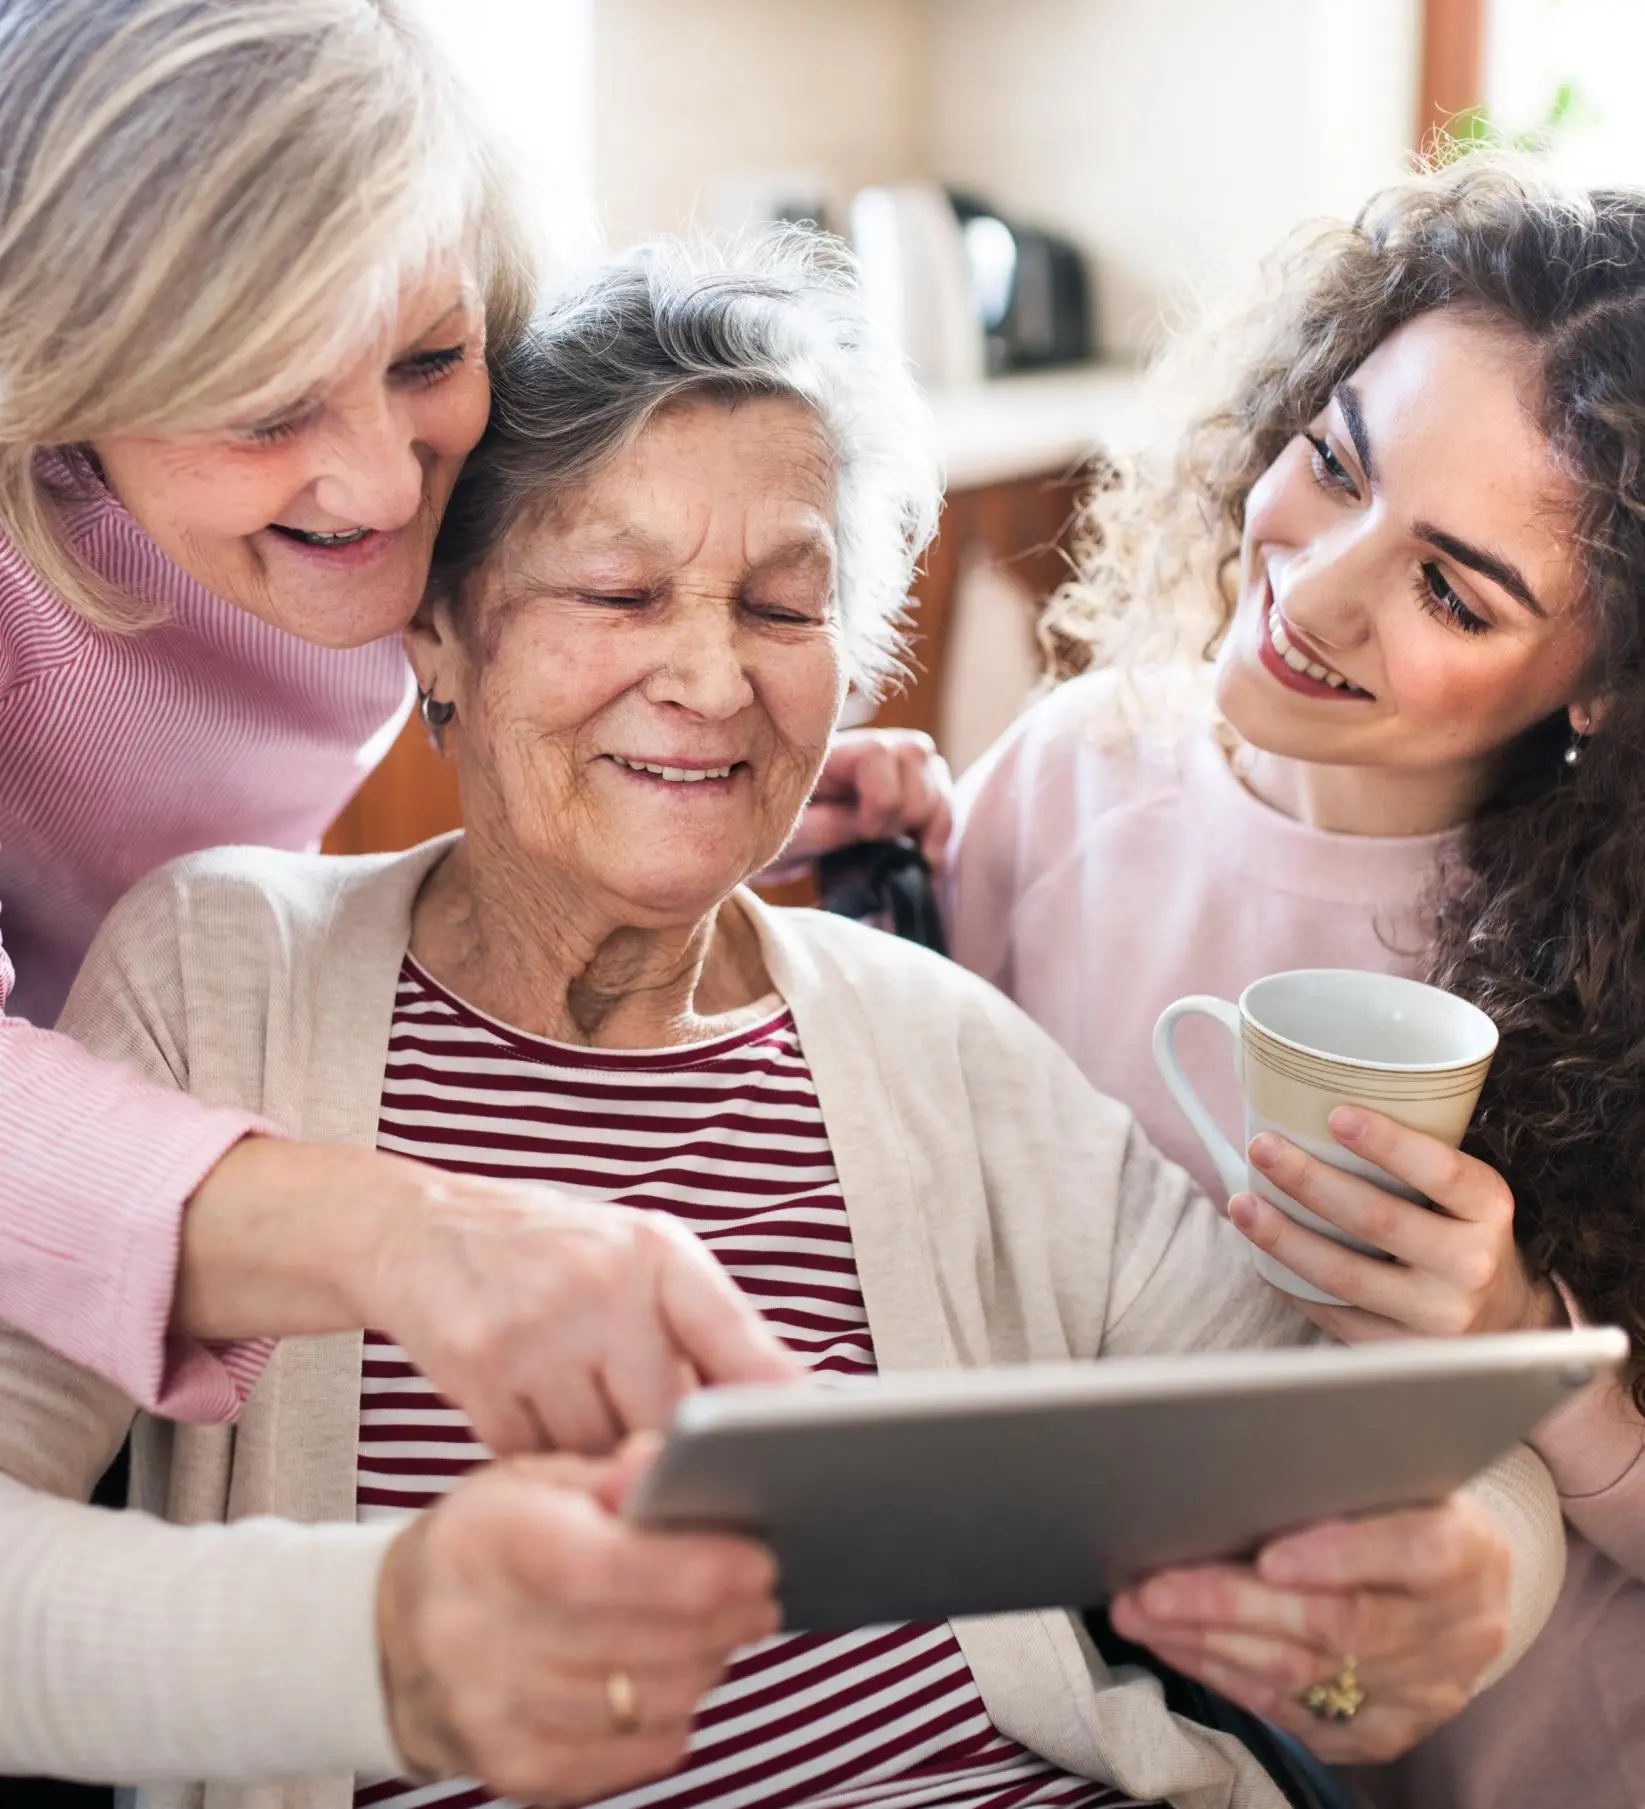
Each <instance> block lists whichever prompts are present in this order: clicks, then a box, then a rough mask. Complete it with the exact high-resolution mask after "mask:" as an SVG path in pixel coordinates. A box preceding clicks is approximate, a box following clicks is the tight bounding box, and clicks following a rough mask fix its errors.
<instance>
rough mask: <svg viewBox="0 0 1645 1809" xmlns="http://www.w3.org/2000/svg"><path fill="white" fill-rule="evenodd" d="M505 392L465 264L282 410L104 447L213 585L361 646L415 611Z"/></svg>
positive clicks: (122, 486)
mask: <svg viewBox="0 0 1645 1809" xmlns="http://www.w3.org/2000/svg"><path fill="white" fill-rule="evenodd" d="M490 398H491V391H490V385H489V382H488V380H487V376H486V363H485V316H484V313H483V310H482V308H481V303H480V297H479V293H478V290H477V288H476V285H475V283H474V279H473V277H472V275H471V274H470V273H468V272H467V271H464V270H461V269H458V268H455V267H453V268H447V269H446V270H444V271H437V272H435V273H434V274H432V275H431V276H430V277H429V279H428V280H427V281H426V282H424V283H422V284H421V285H420V286H418V287H417V288H416V289H414V290H412V291H410V292H408V293H407V294H406V295H405V297H404V298H403V299H402V302H401V305H400V309H399V315H398V318H397V319H396V321H395V323H394V332H393V336H392V341H391V343H389V344H387V345H386V346H385V347H384V349H382V350H380V351H376V352H373V353H371V354H370V355H368V356H364V357H362V358H360V359H358V360H357V361H356V362H355V363H354V364H353V365H351V366H350V367H349V368H348V369H347V370H342V371H339V372H338V373H337V374H336V376H335V377H334V378H333V379H332V381H331V382H329V383H328V384H326V385H325V386H324V388H323V389H320V390H317V391H315V392H313V393H312V394H309V395H304V396H294V397H293V398H292V399H291V402H290V403H289V404H288V405H287V406H286V407H284V408H282V409H281V410H280V411H279V412H278V413H277V414H274V415H270V416H267V417H265V418H264V419H263V420H260V421H248V422H245V423H242V424H239V425H237V426H235V427H234V428H232V429H230V430H228V431H226V432H223V433H216V434H191V435H183V436H177V437H171V438H158V437H141V436H130V437H123V438H117V439H108V440H99V441H97V442H96V443H95V444H94V446H93V450H94V451H95V452H96V454H97V457H98V459H99V461H100V463H101V464H102V467H103V472H104V475H105V476H106V477H107V479H108V482H109V485H110V487H111V488H112V489H113V491H114V493H115V495H116V496H117V497H119V499H120V501H121V502H122V503H123V504H124V505H125V506H126V508H128V509H129V510H130V511H131V513H132V514H133V515H134V516H136V518H137V520H138V522H139V523H140V524H141V525H142V527H143V528H144V530H145V531H146V532H147V533H148V534H149V536H150V538H151V539H153V540H154V542H155V543H156V545H158V546H159V548H160V550H161V551H162V552H163V553H165V554H166V556H167V557H168V558H170V559H171V560H172V561H174V562H175V563H176V564H177V565H180V566H181V567H182V568H183V570H184V571H186V572H187V573H188V574H189V576H190V577H192V578H194V579H196V580H197V581H198V582H199V583H201V584H203V585H204V586H205V587H206V589H207V590H210V591H213V592H215V594H216V595H218V596H219V597H222V598H224V599H225V600H226V601H228V602H230V603H233V604H235V605H237V606H238V607H239V608H241V609H244V610H247V611H249V612H250V613H251V614H252V615H255V616H261V617H262V619H263V620H264V621H265V622H271V623H273V624H274V626H275V627H276V628H283V629H285V630H286V631H287V632H288V633H291V634H295V635H299V636H301V637H302V638H303V639H304V640H306V641H317V642H319V643H320V644H321V645H322V646H327V647H356V646H360V645H363V644H364V643H365V642H367V641H372V640H376V639H378V638H379V637H380V636H382V635H386V634H395V633H398V632H399V631H400V630H401V629H403V628H404V627H405V626H406V624H407V623H408V622H409V621H410V620H411V618H412V615H413V614H414V613H415V611H416V609H417V605H418V603H419V602H420V601H421V599H422V594H423V587H424V585H425V583H426V582H427V579H428V564H429V558H430V556H431V554H432V552H433V549H434V535H435V531H436V530H437V529H438V527H439V525H440V517H441V515H442V514H443V513H444V510H445V506H446V501H447V499H448V498H449V497H450V495H451V487H452V485H453V484H454V483H455V482H456V478H457V473H458V470H459V469H460V468H461V466H462V462H463V460H464V458H465V457H467V455H468V453H469V452H470V451H471V450H472V449H473V446H474V443H475V441H476V440H478V439H479V437H480V434H481V432H482V430H483V429H484V427H485V421H486V412H487V409H488V408H489V406H490Z"/></svg>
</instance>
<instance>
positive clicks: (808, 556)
mask: <svg viewBox="0 0 1645 1809" xmlns="http://www.w3.org/2000/svg"><path fill="white" fill-rule="evenodd" d="M838 492H839V473H838V465H837V461H836V459H835V456H834V451H833V447H832V444H831V442H830V439H829V436H828V434H827V431H826V429H825V428H824V426H823V423H822V422H821V420H820V419H819V418H818V417H817V415H816V414H815V412H814V411H813V410H812V409H810V408H809V407H808V406H807V405H806V404H805V403H804V402H801V401H799V400H797V399H794V398H791V397H786V396H758V397H748V398H737V399H724V398H719V397H711V398H700V397H689V398H685V399H683V400H681V401H679V402H675V403H671V404H669V405H668V406H667V407H665V408H662V409H660V410H658V411H657V413H656V414H654V415H653V416H652V417H651V419H650V420H649V421H647V422H646V423H645V425H644V426H643V427H642V428H641V429H640V430H639V431H638V432H637V433H636V434H635V435H634V436H633V437H632V438H631V439H630V440H629V441H627V442H626V443H625V444H624V445H622V446H621V447H619V448H618V449H617V450H616V451H615V452H613V453H611V454H610V455H608V456H607V457H606V458H605V459H603V460H602V461H601V462H600V464H599V465H598V466H596V467H595V468H594V469H593V470H592V471H591V472H589V473H588V474H587V475H586V476H584V477H582V478H581V479H579V480H578V481H577V482H575V483H573V484H570V485H567V486H565V487H564V488H563V489H562V488H557V487H554V486H549V487H548V488H547V489H545V493H544V496H543V500H542V503H541V505H540V506H539V507H537V508H535V509H528V510H527V511H525V512H524V513H523V514H522V516H521V518H520V519H519V520H518V521H517V522H516V523H515V524H514V527H513V528H512V530H511V531H510V533H509V534H508V536H507V539H506V541H505V545H504V548H503V554H504V558H505V561H506V562H508V563H509V564H511V565H512V566H513V567H514V568H515V569H516V570H518V571H522V572H523V571H525V570H528V569H530V568H531V567H532V566H534V565H535V566H541V565H545V564H546V565H548V566H550V567H552V566H555V565H557V564H558V563H560V562H563V561H564V560H567V559H576V560H578V561H583V562H592V563H594V564H600V565H609V566H612V567H627V566H631V565H633V564H635V563H636V562H638V563H641V564H648V565H652V566H658V567H661V568H664V569H668V568H672V567H676V566H680V565H685V564H689V563H692V562H693V561H700V562H707V563H714V564H718V565H722V566H723V565H738V564H741V565H745V566H748V567H763V566H769V565H773V564H784V565H790V564H796V563H806V562H811V563H822V564H828V563H831V562H832V560H833V559H834V557H835V552H836V538H837V535H836V520H837V510H838Z"/></svg>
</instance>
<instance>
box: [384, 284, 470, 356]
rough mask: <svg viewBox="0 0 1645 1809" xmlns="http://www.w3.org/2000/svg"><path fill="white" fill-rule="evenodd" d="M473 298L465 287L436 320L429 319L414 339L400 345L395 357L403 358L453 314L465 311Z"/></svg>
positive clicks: (436, 331) (436, 330) (435, 331)
mask: <svg viewBox="0 0 1645 1809" xmlns="http://www.w3.org/2000/svg"><path fill="white" fill-rule="evenodd" d="M473 299H474V298H473V296H472V295H471V294H470V293H469V292H468V290H466V289H465V290H464V291H463V293H462V294H461V295H459V296H458V297H457V299H456V300H455V301H454V302H453V303H452V304H451V306H450V307H449V308H447V309H446V311H445V313H444V314H442V315H441V316H440V318H439V319H438V320H431V321H430V322H429V323H428V325H427V326H426V327H424V328H423V330H422V332H420V333H419V334H418V335H417V336H416V338H415V339H412V340H409V341H408V342H407V343H406V344H405V345H403V346H401V348H400V349H399V351H397V352H396V353H395V354H394V357H395V359H400V358H404V357H405V356H406V355H407V354H408V353H409V352H411V351H413V350H415V349H416V347H418V346H420V345H421V344H422V343H423V341H424V340H425V339H427V338H428V337H429V335H430V334H432V333H438V332H439V330H440V329H441V327H443V326H444V325H445V324H446V322H447V321H448V320H450V319H451V317H452V316H453V315H454V314H462V313H464V312H466V311H467V309H468V307H469V305H470V304H471V303H472V301H473Z"/></svg>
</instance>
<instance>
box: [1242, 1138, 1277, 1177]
mask: <svg viewBox="0 0 1645 1809" xmlns="http://www.w3.org/2000/svg"><path fill="white" fill-rule="evenodd" d="M1283 1148H1284V1145H1283V1144H1281V1142H1280V1140H1279V1138H1277V1137H1276V1136H1274V1135H1273V1133H1272V1132H1271V1131H1261V1132H1259V1133H1258V1134H1257V1135H1256V1136H1255V1137H1253V1138H1252V1139H1251V1146H1250V1148H1249V1149H1248V1150H1247V1151H1246V1154H1247V1155H1249V1156H1250V1158H1251V1160H1252V1161H1253V1162H1254V1163H1256V1165H1257V1167H1258V1168H1272V1167H1273V1166H1274V1164H1275V1163H1276V1162H1277V1161H1278V1160H1279V1159H1280V1154H1281V1152H1282V1150H1283Z"/></svg>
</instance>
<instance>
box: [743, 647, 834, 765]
mask: <svg viewBox="0 0 1645 1809" xmlns="http://www.w3.org/2000/svg"><path fill="white" fill-rule="evenodd" d="M752 676H753V681H754V689H755V692H756V694H757V695H758V696H759V698H760V699H761V701H762V702H763V704H764V705H765V710H766V714H767V715H768V716H769V717H770V719H771V726H772V728H773V730H774V731H775V732H776V735H777V738H778V740H779V741H780V742H781V743H782V744H783V745H784V746H785V747H787V748H790V749H792V750H793V752H794V754H795V755H796V756H798V757H801V758H804V759H806V760H815V761H818V762H820V761H821V759H822V757H823V755H824V753H825V752H826V751H827V748H828V741H829V737H830V736H831V735H832V734H833V732H834V723H835V721H836V719H837V718H838V716H839V713H840V705H841V703H842V702H843V701H844V697H845V671H844V665H843V662H842V661H841V658H840V650H839V644H838V639H837V637H836V636H835V635H834V634H833V633H831V632H830V633H826V634H818V635H817V636H816V637H815V638H814V639H811V640H807V641H805V642H802V643H797V644H795V645H792V646H787V647H780V648H774V649H772V650H770V651H769V652H768V653H767V654H765V655H764V656H763V657H762V658H761V659H760V660H759V661H758V663H757V665H756V666H755V669H754V672H753V675H752Z"/></svg>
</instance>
